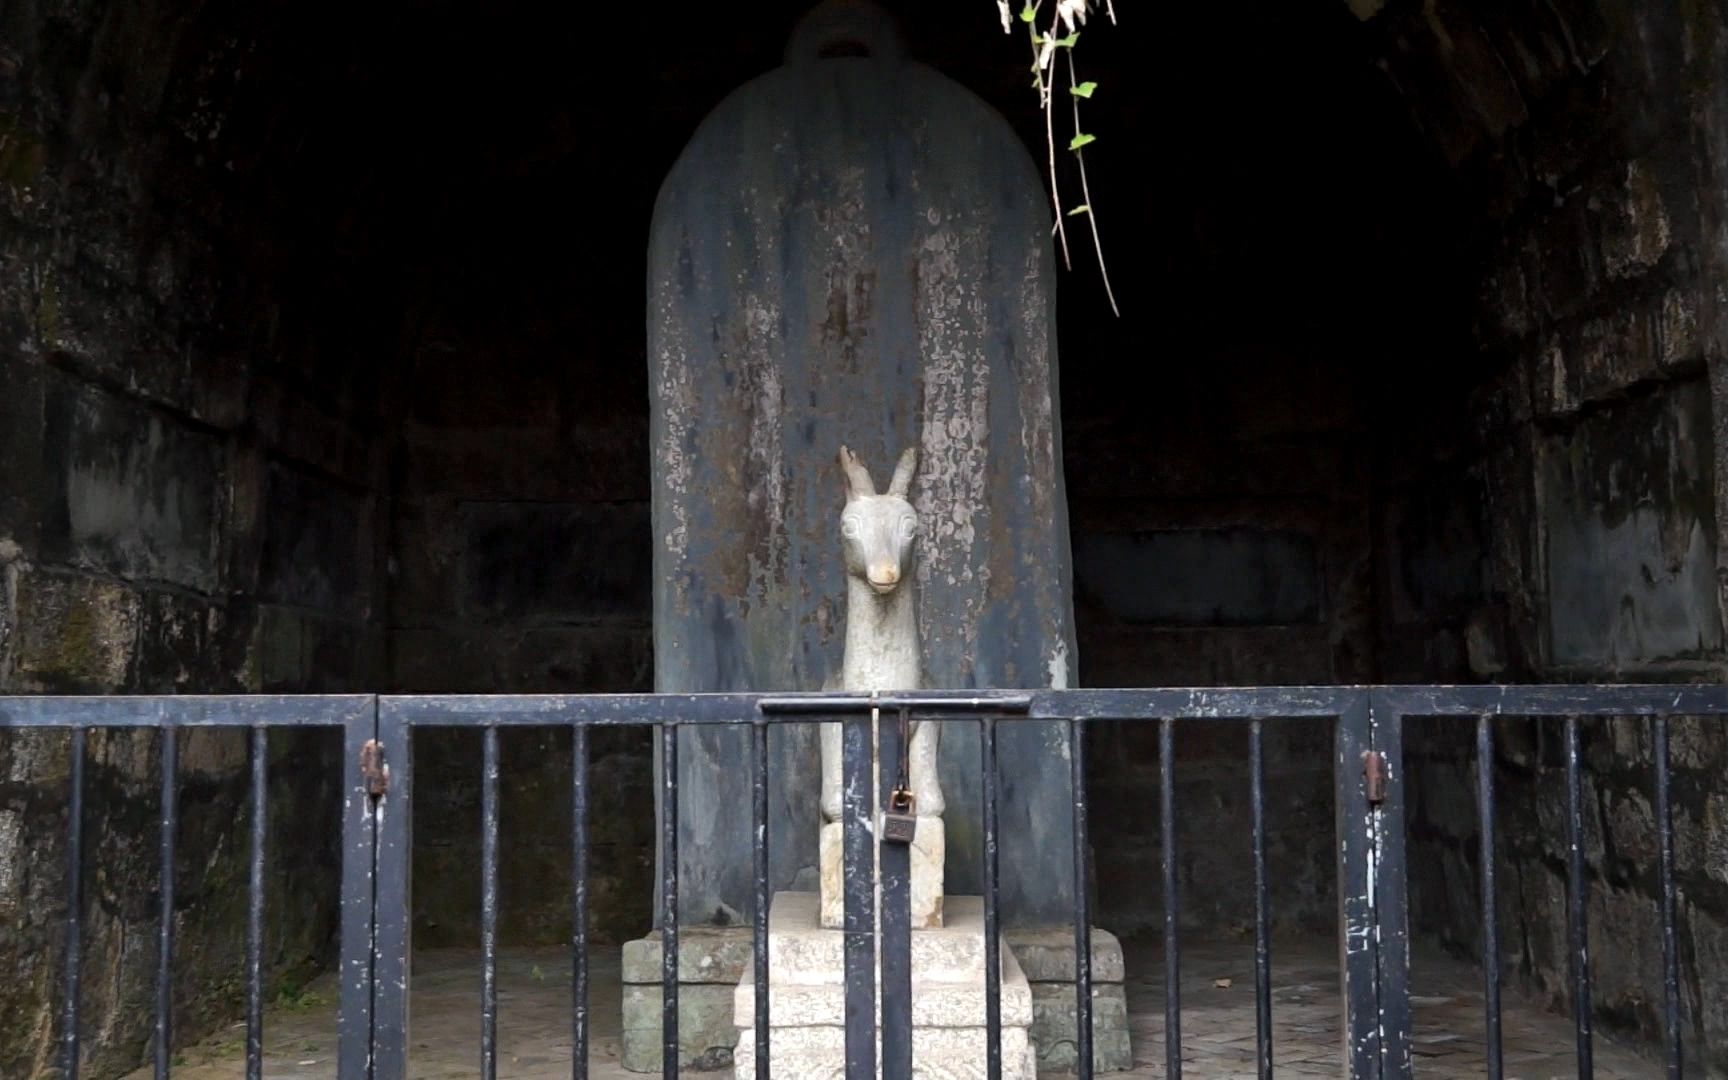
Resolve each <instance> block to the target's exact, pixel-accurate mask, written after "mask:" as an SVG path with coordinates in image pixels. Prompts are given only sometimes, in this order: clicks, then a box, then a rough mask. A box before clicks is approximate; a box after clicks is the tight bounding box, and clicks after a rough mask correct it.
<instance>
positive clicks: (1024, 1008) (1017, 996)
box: [733, 955, 1033, 1038]
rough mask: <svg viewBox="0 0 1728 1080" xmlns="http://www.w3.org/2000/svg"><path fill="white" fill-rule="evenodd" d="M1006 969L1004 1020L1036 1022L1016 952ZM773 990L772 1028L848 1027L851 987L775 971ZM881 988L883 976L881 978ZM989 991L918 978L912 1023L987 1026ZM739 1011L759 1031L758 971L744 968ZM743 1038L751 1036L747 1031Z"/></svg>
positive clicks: (740, 1020)
mask: <svg viewBox="0 0 1728 1080" xmlns="http://www.w3.org/2000/svg"><path fill="white" fill-rule="evenodd" d="M1005 959H1006V961H1007V962H1006V963H1005V964H1004V965H1003V969H1002V982H1001V998H1000V1001H1001V1007H1002V1014H1001V1015H1002V1023H1003V1024H1004V1025H1006V1026H1012V1027H1025V1026H1027V1025H1028V1024H1031V1023H1032V1022H1033V1013H1032V1009H1033V990H1032V986H1031V984H1029V983H1028V982H1027V981H1026V976H1025V974H1024V973H1023V972H1022V971H1021V970H1020V968H1019V965H1017V964H1015V963H1014V960H1013V958H1012V956H1011V955H1010V956H1007V957H1005ZM769 978H770V980H771V982H772V983H773V993H772V994H771V995H770V997H769V1005H768V1011H769V1026H770V1027H772V1028H775V1029H776V1030H778V1029H780V1028H786V1027H803V1026H806V1025H816V1026H824V1025H827V1026H834V1027H844V1026H845V1025H846V987H845V985H844V984H842V983H837V982H830V983H824V984H822V985H815V986H813V985H807V984H801V983H791V984H783V983H781V982H780V981H779V980H778V979H775V978H774V976H773V974H772V973H770V975H769ZM878 989H880V978H878ZM985 1008H986V1002H985V994H984V987H983V985H982V983H978V984H973V983H962V982H950V983H944V982H921V981H919V980H918V978H917V975H916V973H915V974H914V976H913V992H912V1026H914V1027H940V1028H966V1027H983V1026H984V1023H985ZM733 1015H734V1017H736V1021H737V1024H738V1026H739V1027H740V1028H741V1029H753V1028H754V1025H755V1023H756V982H755V975H754V973H753V972H752V971H749V970H746V971H745V972H744V978H743V980H742V981H741V982H740V983H739V984H738V987H737V990H736V992H735V996H734V998H733ZM740 1037H741V1038H749V1037H750V1031H749V1030H745V1031H743V1032H742V1033H741V1035H740Z"/></svg>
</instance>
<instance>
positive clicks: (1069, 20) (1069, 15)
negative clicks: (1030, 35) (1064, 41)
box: [1056, 0, 1091, 34]
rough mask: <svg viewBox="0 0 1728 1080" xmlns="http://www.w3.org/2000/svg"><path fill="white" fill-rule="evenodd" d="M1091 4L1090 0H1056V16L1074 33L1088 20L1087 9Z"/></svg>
mask: <svg viewBox="0 0 1728 1080" xmlns="http://www.w3.org/2000/svg"><path fill="white" fill-rule="evenodd" d="M1090 6H1091V5H1090V2H1089V0H1056V17H1057V18H1059V19H1061V20H1062V22H1063V23H1064V24H1066V25H1067V27H1068V32H1069V33H1070V34H1072V33H1073V32H1074V31H1075V30H1077V29H1079V28H1080V27H1081V26H1082V25H1083V24H1084V23H1085V22H1086V9H1087V8H1088V7H1090Z"/></svg>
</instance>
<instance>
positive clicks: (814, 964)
mask: <svg viewBox="0 0 1728 1080" xmlns="http://www.w3.org/2000/svg"><path fill="white" fill-rule="evenodd" d="M948 902H949V909H950V913H949V918H948V920H947V922H946V924H945V925H944V926H942V927H941V928H938V929H928V930H917V931H914V932H913V933H912V936H911V956H910V963H911V978H912V1001H911V1010H912V1057H913V1075H914V1076H917V1077H926V1078H930V1080H936V1078H949V1077H967V1078H971V1077H978V1076H982V1075H983V1070H984V1066H985V1062H984V1056H985V1049H986V1046H987V1042H986V1040H987V1038H988V1033H987V1031H986V1028H985V1024H986V1022H987V1021H986V1016H985V1009H986V998H985V988H984V978H985V971H984V958H985V955H986V950H988V949H991V948H994V949H998V950H1000V955H1001V997H1000V1002H1001V1008H1002V1013H1001V1021H1002V1027H1001V1048H1002V1065H1003V1075H1004V1076H1005V1077H1011V1078H1014V1080H1032V1077H1033V1068H1034V1055H1033V1052H1032V1047H1031V1044H1030V1041H1029V1038H1028V1035H1027V1027H1028V1025H1029V1024H1030V1023H1031V1021H1032V1018H1033V1007H1032V994H1031V988H1030V986H1029V984H1028V983H1027V982H1026V976H1025V973H1024V972H1022V971H1021V970H1020V965H1019V963H1018V962H1017V961H1016V960H1015V959H1014V954H1013V952H1012V951H1011V950H1009V949H1008V947H1007V944H1006V942H1005V941H1000V940H999V941H996V942H990V941H987V940H986V939H985V936H984V920H983V903H982V899H981V898H980V897H976V896H951V897H949V898H948ZM819 907H820V899H819V897H817V896H815V895H812V894H809V893H779V894H777V895H776V896H775V897H774V901H773V907H772V909H771V912H770V914H769V938H768V952H769V957H768V977H769V980H770V982H771V984H772V985H771V986H770V994H769V1016H768V1017H767V1018H761V1017H758V1016H757V1015H756V1011H755V993H754V991H755V984H754V974H753V972H752V973H747V974H746V976H745V978H744V980H743V981H742V982H740V984H739V986H738V988H737V990H736V996H735V1011H734V1015H735V1017H736V1023H737V1031H738V1043H737V1048H736V1050H735V1051H734V1055H733V1056H734V1061H735V1062H736V1064H737V1069H736V1072H735V1075H736V1076H738V1077H740V1078H743V1077H747V1076H749V1075H752V1074H751V1073H750V1071H749V1070H750V1069H752V1068H753V1067H754V1064H755V1030H756V1029H755V1025H756V1023H757V1022H758V1021H759V1020H763V1019H766V1022H767V1023H768V1024H769V1025H770V1027H771V1029H772V1030H771V1032H770V1035H771V1040H770V1044H769V1045H770V1050H769V1052H770V1054H771V1055H772V1058H773V1062H772V1064H773V1069H774V1071H775V1073H776V1075H791V1076H798V1077H805V1076H836V1075H843V1074H844V1062H845V1059H846V1053H845V1051H846V1028H845V1021H846V1011H847V1010H846V985H845V966H844V959H843V957H842V952H843V949H844V942H845V938H846V934H845V932H844V931H843V930H835V929H830V928H825V927H823V926H821V925H820V924H819V922H818V917H819ZM876 977H877V987H878V990H877V1001H878V1002H880V1001H881V1000H882V997H881V967H880V963H878V966H877V973H876ZM836 1070H838V1072H837V1071H836Z"/></svg>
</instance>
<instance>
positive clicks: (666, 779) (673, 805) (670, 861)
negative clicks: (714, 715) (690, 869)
mask: <svg viewBox="0 0 1728 1080" xmlns="http://www.w3.org/2000/svg"><path fill="white" fill-rule="evenodd" d="M660 850H661V852H662V854H661V864H660V1075H661V1076H662V1077H664V1078H665V1080H678V1064H679V1062H678V727H677V725H676V724H672V723H664V724H661V725H660Z"/></svg>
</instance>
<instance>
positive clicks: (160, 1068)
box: [156, 723, 180, 1080]
mask: <svg viewBox="0 0 1728 1080" xmlns="http://www.w3.org/2000/svg"><path fill="white" fill-rule="evenodd" d="M157 730H159V731H160V732H161V733H162V835H161V840H160V842H159V844H158V847H157V854H158V857H159V858H160V859H161V875H162V878H161V888H160V889H159V892H160V894H161V912H160V914H161V921H160V924H159V925H158V926H157V930H156V1080H168V1072H169V1066H170V1065H171V1063H172V1058H173V1051H172V1046H171V1043H172V1039H173V1019H174V1018H173V1015H172V1014H173V1010H174V965H173V957H174V834H175V832H176V831H177V829H178V825H179V809H180V800H179V797H178V796H179V792H178V791H177V790H176V786H175V781H176V779H177V776H176V774H177V773H178V772H179V740H178V739H177V738H176V737H175V736H176V732H175V729H174V726H173V725H172V724H169V723H164V724H162V726H161V727H160V728H158V729H157Z"/></svg>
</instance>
